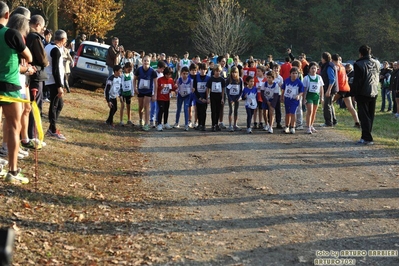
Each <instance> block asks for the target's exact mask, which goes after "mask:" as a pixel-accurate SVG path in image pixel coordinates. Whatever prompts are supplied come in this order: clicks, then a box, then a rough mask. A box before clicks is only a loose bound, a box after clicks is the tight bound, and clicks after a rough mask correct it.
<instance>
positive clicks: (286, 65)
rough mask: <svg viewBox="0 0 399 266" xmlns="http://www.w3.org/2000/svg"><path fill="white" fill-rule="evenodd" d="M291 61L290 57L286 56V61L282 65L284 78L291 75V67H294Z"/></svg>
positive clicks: (281, 70)
mask: <svg viewBox="0 0 399 266" xmlns="http://www.w3.org/2000/svg"><path fill="white" fill-rule="evenodd" d="M290 62H291V60H290V58H289V57H286V58H285V63H284V64H282V65H281V68H280V76H282V77H283V80H286V79H287V78H289V77H290V71H291V68H292V65H291V63H290Z"/></svg>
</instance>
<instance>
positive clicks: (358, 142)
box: [356, 139, 374, 145]
mask: <svg viewBox="0 0 399 266" xmlns="http://www.w3.org/2000/svg"><path fill="white" fill-rule="evenodd" d="M356 144H363V145H373V144H374V142H373V141H369V140H364V139H360V140H359V141H357V142H356Z"/></svg>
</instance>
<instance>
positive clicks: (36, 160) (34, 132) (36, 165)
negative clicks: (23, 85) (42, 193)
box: [32, 88, 39, 192]
mask: <svg viewBox="0 0 399 266" xmlns="http://www.w3.org/2000/svg"><path fill="white" fill-rule="evenodd" d="M37 92H38V89H37V88H33V89H32V95H33V101H36V94H37ZM33 138H34V139H35V192H36V190H37V175H38V159H37V147H38V145H39V143H38V139H37V132H36V123H35V122H34V123H33Z"/></svg>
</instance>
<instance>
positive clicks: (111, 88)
mask: <svg viewBox="0 0 399 266" xmlns="http://www.w3.org/2000/svg"><path fill="white" fill-rule="evenodd" d="M113 71H114V74H113V75H111V76H109V77H108V79H107V85H106V86H105V90H104V96H105V100H106V101H107V104H108V107H109V115H108V119H107V120H106V121H105V123H106V124H107V125H109V126H110V127H114V115H115V113H116V111H117V110H118V106H117V104H118V101H117V100H116V99H117V98H118V96H119V92H120V90H121V85H122V81H121V78H120V77H121V75H122V67H121V66H120V65H115V66H114V67H113Z"/></svg>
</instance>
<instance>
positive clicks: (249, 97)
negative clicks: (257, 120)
mask: <svg viewBox="0 0 399 266" xmlns="http://www.w3.org/2000/svg"><path fill="white" fill-rule="evenodd" d="M254 84H255V82H254V78H253V77H252V76H247V78H246V79H245V85H246V87H245V88H244V90H243V92H242V96H241V98H242V99H243V100H245V110H246V111H247V133H248V134H251V133H252V129H251V121H252V116H253V115H254V111H255V109H256V108H257V107H258V102H257V99H256V97H257V95H258V89H257V88H256V87H255V86H254Z"/></svg>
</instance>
